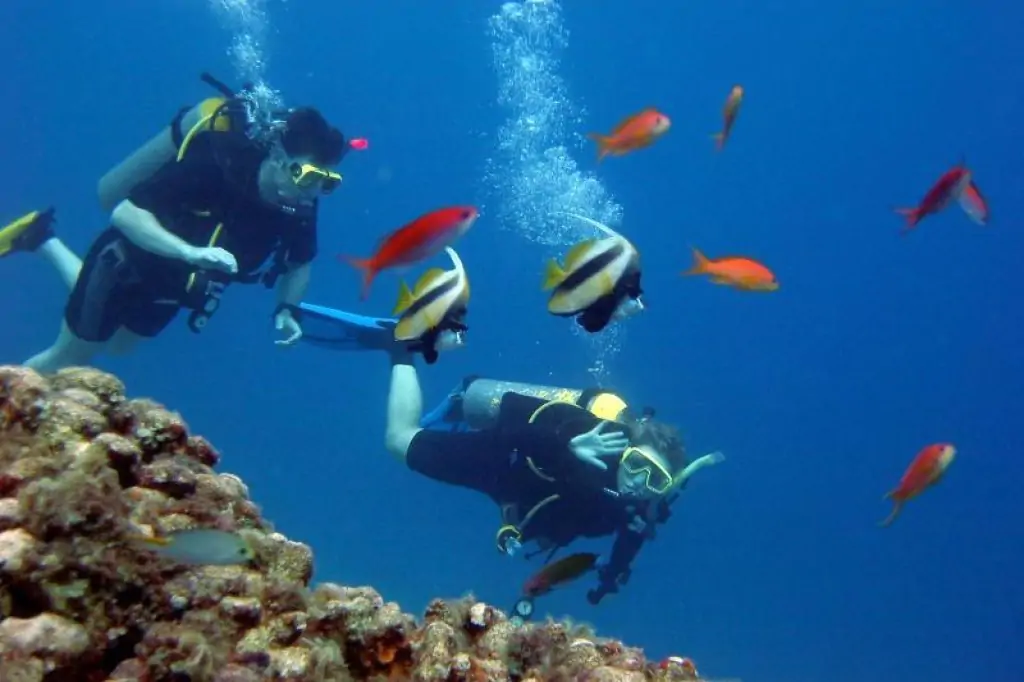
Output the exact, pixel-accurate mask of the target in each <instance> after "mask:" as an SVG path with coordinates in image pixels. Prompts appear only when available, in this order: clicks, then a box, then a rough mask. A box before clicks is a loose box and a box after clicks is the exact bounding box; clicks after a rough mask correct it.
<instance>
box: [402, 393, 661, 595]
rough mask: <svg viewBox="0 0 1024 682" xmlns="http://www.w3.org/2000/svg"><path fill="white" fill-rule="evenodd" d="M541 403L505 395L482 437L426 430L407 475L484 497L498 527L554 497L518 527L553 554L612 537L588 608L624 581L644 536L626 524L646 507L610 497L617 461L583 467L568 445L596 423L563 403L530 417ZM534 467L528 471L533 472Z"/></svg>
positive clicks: (415, 444)
mask: <svg viewBox="0 0 1024 682" xmlns="http://www.w3.org/2000/svg"><path fill="white" fill-rule="evenodd" d="M544 404H545V401H543V400H540V399H537V398H531V397H527V396H523V395H520V394H517V393H506V394H505V395H504V396H503V397H502V401H501V407H500V417H499V420H498V423H497V424H496V425H495V426H494V427H493V428H490V429H487V430H483V431H468V432H467V431H463V432H459V431H455V432H447V431H432V430H427V429H424V430H422V431H420V432H419V433H417V434H416V436H415V437H414V438H413V439H412V442H411V443H410V444H409V449H408V451H407V452H406V463H407V464H408V466H409V468H410V469H412V470H413V471H416V472H419V473H421V474H423V475H424V476H427V477H429V478H432V479H434V480H437V481H441V482H444V483H449V484H451V485H457V486H460V487H463V488H470V489H472V490H477V491H479V492H482V493H484V494H485V495H487V496H488V497H490V498H491V499H492V500H494V502H495V503H496V504H497V505H498V506H499V508H500V509H501V510H502V515H501V523H502V524H514V525H517V526H518V525H519V524H521V523H522V521H523V519H524V517H525V516H526V514H528V513H529V512H530V510H531V509H534V508H535V507H537V505H539V504H541V503H542V501H544V500H546V499H548V498H549V497H551V496H552V495H558V498H557V499H556V500H554V501H553V502H551V503H550V504H544V505H542V506H541V507H539V508H537V511H536V512H535V514H534V515H533V517H532V518H531V519H530V520H529V521H528V522H527V523H526V524H525V525H524V526H522V527H521V528H520V530H521V532H522V538H521V541H522V542H524V543H525V542H529V541H531V540H535V541H537V542H538V543H539V544H540V546H541V547H543V548H551V549H555V548H558V547H564V546H566V545H568V544H570V543H571V542H572V541H573V540H575V539H576V538H580V537H588V538H595V537H603V536H606V535H616V539H615V544H614V547H613V549H612V553H611V556H610V558H609V561H608V564H607V567H606V568H605V569H603V570H602V574H601V575H600V576H599V580H600V582H599V586H598V590H595V591H592V592H591V594H590V595H588V596H589V598H590V600H591V601H592V602H593V603H597V601H600V599H601V597H603V596H604V594H605V593H607V592H614V591H615V587H616V585H617V584H618V582H619V581H624V580H625V579H626V578H628V574H629V565H630V563H631V562H632V560H633V558H634V557H635V556H636V554H637V552H639V550H640V547H641V545H642V544H643V542H644V539H645V537H646V536H645V535H644V534H642V533H638V532H635V531H633V530H630V529H629V527H628V526H629V523H630V522H631V521H632V520H633V519H634V518H635V517H636V516H637V515H638V514H640V515H643V514H645V513H646V512H647V505H648V504H650V503H648V502H637V501H635V500H625V499H623V498H620V497H617V496H616V495H615V494H614V491H615V490H616V474H617V468H618V467H617V465H618V458H617V457H611V458H606V459H605V460H604V461H605V462H606V463H607V464H608V469H607V470H605V471H602V470H601V469H598V468H597V467H595V466H593V465H590V464H587V463H584V462H581V461H580V460H579V459H577V458H576V457H575V456H573V454H572V453H571V451H570V449H569V441H570V440H572V438H574V437H575V436H577V435H579V434H581V433H584V432H586V431H589V430H590V429H592V428H594V426H596V425H597V424H598V422H599V421H601V420H600V419H599V418H597V417H595V416H594V415H593V414H591V413H590V412H588V411H586V410H584V409H582V408H579V407H575V406H572V405H568V404H553V405H551V406H549V407H546V408H545V409H543V410H542V411H541V412H540V413H538V416H537V418H536V419H535V420H534V422H533V423H532V424H531V423H529V420H530V417H531V415H533V414H534V412H535V411H536V410H537V409H538V408H540V407H541V406H542V405H544ZM531 465H532V466H531ZM657 504H658V505H659V510H658V521H661V522H663V521H665V520H667V519H668V513H669V511H668V505H667V504H666V503H665V502H664V501H659V502H658V503H657Z"/></svg>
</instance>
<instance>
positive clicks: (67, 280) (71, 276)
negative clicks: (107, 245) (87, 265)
mask: <svg viewBox="0 0 1024 682" xmlns="http://www.w3.org/2000/svg"><path fill="white" fill-rule="evenodd" d="M39 255H41V256H42V257H43V258H45V259H46V260H47V261H49V263H50V265H52V266H53V268H54V269H55V270H56V271H57V274H58V275H60V278H61V280H63V282H64V286H66V287H67V288H68V289H74V288H75V282H77V281H78V273H80V272H81V271H82V259H81V258H79V257H78V256H77V255H76V254H75V252H74V251H72V250H71V249H69V248H68V247H67V245H66V244H65V243H64V242H62V241H61V240H60V239H59V238H58V237H51V238H50V239H47V240H46V241H45V242H43V243H42V245H41V246H40V247H39Z"/></svg>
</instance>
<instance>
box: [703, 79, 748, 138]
mask: <svg viewBox="0 0 1024 682" xmlns="http://www.w3.org/2000/svg"><path fill="white" fill-rule="evenodd" d="M742 103H743V86H742V85H734V86H732V92H730V93H729V97H728V98H726V100H725V108H724V109H722V121H723V122H722V132H720V133H715V134H714V135H712V136H711V137H712V138H713V139H714V140H715V146H716V147H717V149H718V151H722V149H724V148H725V143H726V142H727V141H728V140H729V133H731V132H732V124H733V123H735V122H736V115H737V114H738V113H740V104H742Z"/></svg>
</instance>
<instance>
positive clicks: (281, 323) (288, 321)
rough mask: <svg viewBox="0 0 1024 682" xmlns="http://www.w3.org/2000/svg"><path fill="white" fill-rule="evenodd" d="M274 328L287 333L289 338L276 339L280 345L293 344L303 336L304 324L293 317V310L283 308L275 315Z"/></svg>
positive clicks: (276, 342)
mask: <svg viewBox="0 0 1024 682" xmlns="http://www.w3.org/2000/svg"><path fill="white" fill-rule="evenodd" d="M274 328H275V329H277V331H279V332H284V333H285V334H287V335H288V336H287V338H284V339H278V340H277V341H274V343H275V344H277V345H278V346H293V345H295V344H296V343H298V342H299V339H301V338H302V325H301V324H299V321H298V320H296V319H295V318H294V317H292V311H290V310H282V311H281V312H279V313H278V314H277V315H274Z"/></svg>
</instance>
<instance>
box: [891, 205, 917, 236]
mask: <svg viewBox="0 0 1024 682" xmlns="http://www.w3.org/2000/svg"><path fill="white" fill-rule="evenodd" d="M893 210H894V211H896V213H899V214H900V215H901V216H903V217H905V218H906V219H907V222H906V224H905V225H904V226H903V230H902V231H903V232H910V231H911V230H913V229H914V228H915V227H917V224H918V223H919V222H920V221H921V209H919V208H895V209H893Z"/></svg>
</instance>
